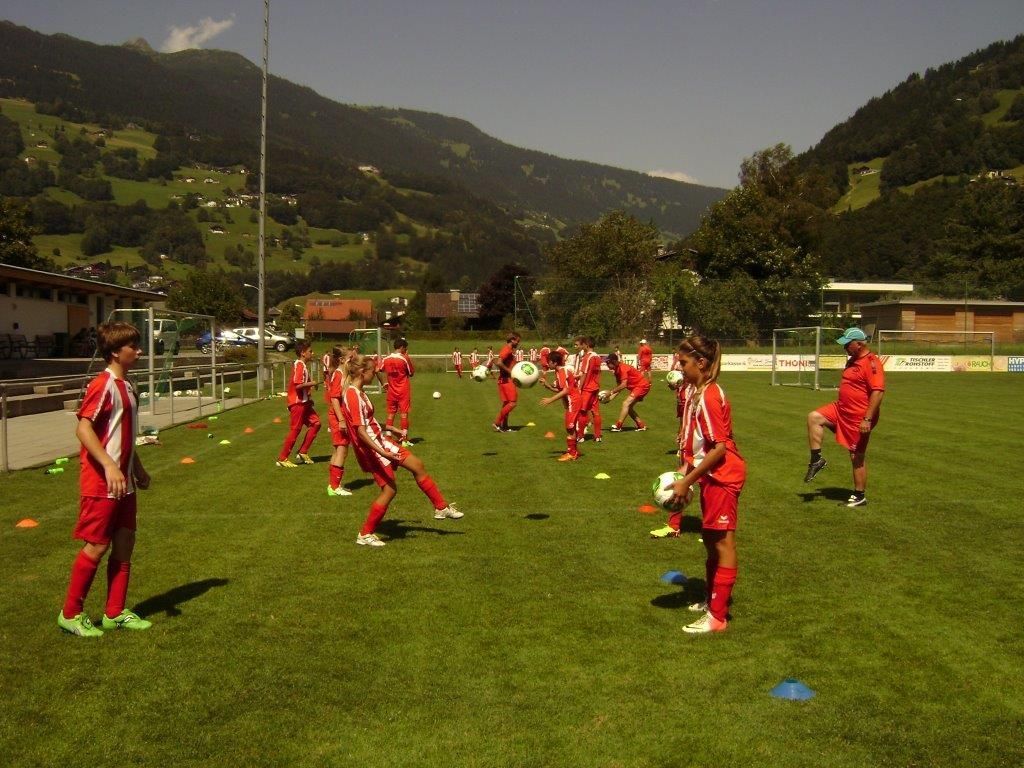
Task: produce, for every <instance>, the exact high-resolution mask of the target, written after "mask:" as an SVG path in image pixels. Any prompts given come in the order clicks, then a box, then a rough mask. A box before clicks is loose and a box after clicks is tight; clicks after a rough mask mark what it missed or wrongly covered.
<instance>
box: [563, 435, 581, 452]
mask: <svg viewBox="0 0 1024 768" xmlns="http://www.w3.org/2000/svg"><path fill="white" fill-rule="evenodd" d="M565 450H566V452H567V453H568V454H569V455H571V456H575V455H576V454H577V453H579V448H578V447H577V441H576V433H575V432H570V433H569V434H567V435H566V436H565Z"/></svg>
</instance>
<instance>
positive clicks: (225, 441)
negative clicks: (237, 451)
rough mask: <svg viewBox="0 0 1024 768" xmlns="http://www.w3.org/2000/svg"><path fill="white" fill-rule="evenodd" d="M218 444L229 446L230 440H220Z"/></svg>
mask: <svg viewBox="0 0 1024 768" xmlns="http://www.w3.org/2000/svg"><path fill="white" fill-rule="evenodd" d="M220 444H221V445H231V441H230V440H221V441H220Z"/></svg>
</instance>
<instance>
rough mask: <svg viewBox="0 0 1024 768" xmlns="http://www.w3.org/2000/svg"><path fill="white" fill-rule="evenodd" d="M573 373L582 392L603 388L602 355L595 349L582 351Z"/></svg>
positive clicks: (578, 355)
mask: <svg viewBox="0 0 1024 768" xmlns="http://www.w3.org/2000/svg"><path fill="white" fill-rule="evenodd" d="M573 373H574V374H575V376H576V383H577V385H578V386H579V388H580V392H597V391H598V390H599V389H601V356H600V355H598V354H597V353H596V352H595V351H594V350H590V351H589V352H583V351H580V353H579V354H577V355H576V365H575V368H574V370H573Z"/></svg>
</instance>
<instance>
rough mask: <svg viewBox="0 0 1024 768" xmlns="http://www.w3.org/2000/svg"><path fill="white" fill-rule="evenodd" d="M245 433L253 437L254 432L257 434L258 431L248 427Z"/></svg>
mask: <svg viewBox="0 0 1024 768" xmlns="http://www.w3.org/2000/svg"><path fill="white" fill-rule="evenodd" d="M244 431H245V434H247V435H251V434H252V433H253V432H255V431H256V430H255V429H253V428H252V427H246V428H245V430H244Z"/></svg>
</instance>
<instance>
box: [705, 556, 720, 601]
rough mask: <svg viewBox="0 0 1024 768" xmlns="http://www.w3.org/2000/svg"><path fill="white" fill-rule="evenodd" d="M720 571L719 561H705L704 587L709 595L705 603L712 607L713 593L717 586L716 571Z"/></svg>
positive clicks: (706, 596) (709, 559)
mask: <svg viewBox="0 0 1024 768" xmlns="http://www.w3.org/2000/svg"><path fill="white" fill-rule="evenodd" d="M717 569H718V561H717V560H712V559H711V558H708V559H707V560H705V561H704V585H705V590H706V591H707V595H705V601H704V602H706V603H707V604H708V605H711V592H712V591H713V589H714V586H715V571H716V570H717Z"/></svg>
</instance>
